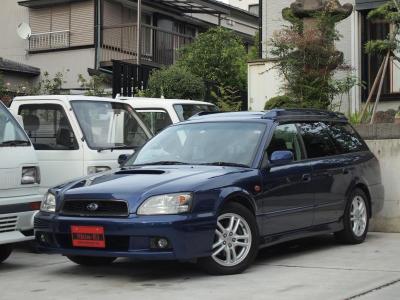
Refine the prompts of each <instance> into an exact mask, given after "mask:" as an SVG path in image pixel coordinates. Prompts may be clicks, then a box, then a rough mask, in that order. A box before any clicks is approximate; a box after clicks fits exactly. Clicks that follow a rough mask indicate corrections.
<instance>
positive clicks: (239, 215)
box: [198, 202, 259, 275]
mask: <svg viewBox="0 0 400 300" xmlns="http://www.w3.org/2000/svg"><path fill="white" fill-rule="evenodd" d="M231 220H232V221H231ZM239 220H240V221H239ZM232 222H233V223H232ZM232 224H233V228H232ZM221 225H222V226H221ZM246 236H248V237H247V238H244V237H246ZM218 244H219V245H218ZM244 245H246V246H244ZM258 246H259V233H258V226H257V222H256V218H255V216H254V214H252V212H250V210H249V209H247V208H246V207H244V206H243V205H241V204H239V203H235V202H229V203H227V204H226V205H225V206H224V207H223V208H222V210H221V211H220V213H219V215H218V222H217V228H216V230H215V237H214V241H213V246H212V251H213V254H212V255H211V256H209V257H206V258H201V259H199V261H198V264H199V266H200V267H201V268H203V269H204V270H205V271H206V272H208V273H209V274H212V275H233V274H239V273H242V272H243V271H244V270H246V269H247V268H248V267H249V266H250V265H251V263H252V262H253V261H254V259H255V258H256V256H257V253H258ZM221 249H222V250H221ZM218 251H219V252H218ZM228 256H229V257H228ZM235 257H236V261H234V260H235Z"/></svg>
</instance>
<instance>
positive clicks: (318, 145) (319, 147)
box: [300, 122, 339, 158]
mask: <svg viewBox="0 0 400 300" xmlns="http://www.w3.org/2000/svg"><path fill="white" fill-rule="evenodd" d="M300 128H301V136H302V138H303V142H304V146H305V148H306V151H307V157H308V158H320V157H326V156H332V155H337V154H339V153H338V151H337V149H336V146H335V143H334V142H333V140H332V137H331V135H330V132H329V129H328V127H327V125H326V124H324V123H323V122H310V123H301V124H300Z"/></svg>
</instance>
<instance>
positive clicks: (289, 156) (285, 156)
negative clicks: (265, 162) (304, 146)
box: [271, 151, 294, 165]
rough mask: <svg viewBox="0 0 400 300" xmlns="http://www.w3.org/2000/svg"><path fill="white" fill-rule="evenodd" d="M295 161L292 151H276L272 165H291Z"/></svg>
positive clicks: (272, 158) (273, 154)
mask: <svg viewBox="0 0 400 300" xmlns="http://www.w3.org/2000/svg"><path fill="white" fill-rule="evenodd" d="M293 160H294V156H293V153H292V152H291V151H275V152H273V153H272V155H271V164H273V165H281V164H286V163H291V162H293Z"/></svg>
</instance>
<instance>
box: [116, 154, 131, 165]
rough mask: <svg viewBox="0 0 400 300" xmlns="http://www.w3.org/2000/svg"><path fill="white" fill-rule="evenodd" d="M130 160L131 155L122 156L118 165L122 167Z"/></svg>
mask: <svg viewBox="0 0 400 300" xmlns="http://www.w3.org/2000/svg"><path fill="white" fill-rule="evenodd" d="M128 159H129V155H128V154H121V155H120V156H119V157H118V164H119V165H120V166H122V165H123V164H124V163H126V161H127V160H128Z"/></svg>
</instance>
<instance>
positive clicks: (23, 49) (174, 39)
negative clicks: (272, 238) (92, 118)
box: [0, 0, 259, 89]
mask: <svg viewBox="0 0 400 300" xmlns="http://www.w3.org/2000/svg"><path fill="white" fill-rule="evenodd" d="M3 1H4V3H2V7H3V8H4V9H2V10H1V12H0V32H4V35H3V34H2V35H3V36H5V37H6V39H7V40H8V43H7V44H3V45H1V44H0V57H4V58H8V59H12V60H15V61H18V62H20V63H24V64H28V65H31V66H34V67H38V68H40V69H41V71H42V72H43V71H48V72H50V73H51V74H55V73H56V72H62V73H63V74H64V80H65V83H64V85H63V88H66V89H75V88H79V85H78V83H77V77H78V74H83V75H88V70H89V73H90V72H98V71H100V72H107V73H112V72H113V71H114V70H113V69H114V65H113V62H114V61H118V62H119V63H122V64H128V65H138V64H139V65H140V66H141V68H144V69H147V70H150V69H152V68H159V67H161V66H165V65H171V64H174V63H175V62H176V60H177V59H178V56H179V49H181V48H182V47H184V46H185V45H187V44H188V43H191V42H192V41H193V40H194V39H195V38H196V36H197V35H198V34H199V33H201V32H204V31H206V30H207V29H208V28H210V27H212V26H218V25H221V26H224V27H226V28H230V29H232V30H234V31H235V32H236V33H237V34H238V35H240V36H241V37H242V39H243V43H244V44H245V45H251V44H253V43H254V35H255V34H256V32H257V30H258V26H259V23H258V21H259V19H258V17H257V16H256V15H255V14H253V13H250V12H248V11H244V10H241V9H239V8H236V7H233V6H230V5H228V4H224V3H222V2H219V1H215V0H175V1H172V0H139V1H138V0H26V1H20V2H18V3H17V2H16V1H15V0H2V2H3ZM138 6H139V10H138ZM138 18H139V19H140V21H139V22H138ZM21 22H26V23H28V24H29V25H30V27H31V29H32V35H31V37H30V38H29V40H28V41H22V40H20V39H19V38H18V37H17V35H16V27H17V26H18V24H19V23H21ZM138 23H140V26H139V28H138ZM2 43H3V42H2ZM138 53H139V55H138ZM142 79H143V78H142Z"/></svg>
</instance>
